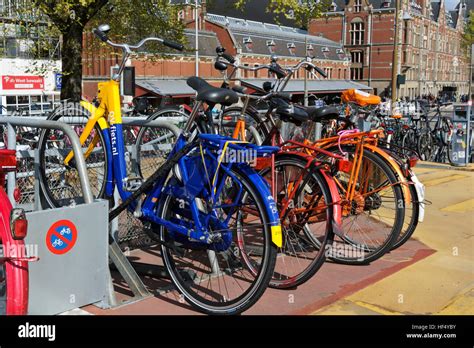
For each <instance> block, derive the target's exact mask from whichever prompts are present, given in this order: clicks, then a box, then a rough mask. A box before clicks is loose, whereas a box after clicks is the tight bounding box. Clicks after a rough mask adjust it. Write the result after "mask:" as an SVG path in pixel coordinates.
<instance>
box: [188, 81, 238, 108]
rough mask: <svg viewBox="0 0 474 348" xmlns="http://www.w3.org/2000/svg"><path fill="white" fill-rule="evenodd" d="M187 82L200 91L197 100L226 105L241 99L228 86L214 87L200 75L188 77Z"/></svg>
mask: <svg viewBox="0 0 474 348" xmlns="http://www.w3.org/2000/svg"><path fill="white" fill-rule="evenodd" d="M186 83H187V84H188V86H189V87H191V88H192V89H194V90H195V91H196V92H197V93H198V94H197V96H196V100H199V101H205V102H208V103H213V104H222V105H226V106H229V105H232V104H234V103H237V102H238V101H239V97H238V96H237V94H236V93H235V92H234V91H232V90H230V89H226V88H217V87H214V86H212V85H210V84H209V83H207V82H206V81H205V80H203V79H201V78H200V77H197V76H193V77H190V78H189V79H187V81H186Z"/></svg>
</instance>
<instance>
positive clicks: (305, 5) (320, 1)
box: [235, 0, 332, 28]
mask: <svg viewBox="0 0 474 348" xmlns="http://www.w3.org/2000/svg"><path fill="white" fill-rule="evenodd" d="M247 2H248V0H238V1H236V3H235V7H236V8H238V9H243V8H244V7H245V5H246V4H247ZM331 2H332V1H331V0H270V1H269V3H268V6H267V12H271V13H275V14H276V15H284V16H285V17H286V18H288V19H292V20H294V21H295V23H296V24H297V25H299V26H301V27H304V28H307V27H308V26H309V23H310V21H311V19H314V18H318V17H320V16H321V14H322V13H323V12H325V11H327V10H328V8H329V6H330V5H331ZM278 17H279V16H275V21H276V22H278Z"/></svg>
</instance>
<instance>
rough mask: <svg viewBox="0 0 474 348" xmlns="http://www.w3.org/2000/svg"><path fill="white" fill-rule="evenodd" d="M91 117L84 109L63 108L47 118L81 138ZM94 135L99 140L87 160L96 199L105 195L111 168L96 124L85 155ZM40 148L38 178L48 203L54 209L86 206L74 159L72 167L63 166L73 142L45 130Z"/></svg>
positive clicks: (61, 135)
mask: <svg viewBox="0 0 474 348" xmlns="http://www.w3.org/2000/svg"><path fill="white" fill-rule="evenodd" d="M88 118H89V112H88V111H87V110H85V109H84V108H82V107H73V108H69V109H63V108H62V107H60V108H59V109H56V110H55V112H53V113H52V115H50V116H49V117H48V120H50V121H61V122H65V123H68V124H69V125H70V126H71V127H72V128H73V130H74V131H75V132H76V133H77V135H78V136H80V134H81V132H82V130H83V128H84V125H85V123H86V122H87V120H88ZM94 136H97V137H98V141H97V144H96V145H95V147H94V148H93V150H92V152H91V154H90V155H89V157H87V158H86V159H85V161H86V166H87V174H88V176H89V181H90V183H91V189H92V194H93V195H94V198H101V197H103V196H104V191H105V185H106V178H107V171H108V169H109V168H108V167H107V159H108V154H107V151H106V147H105V142H104V139H103V136H102V132H101V130H100V128H99V126H98V125H97V124H96V125H95V127H94V130H93V131H92V132H91V134H90V135H89V137H88V138H87V139H86V141H85V143H84V144H83V145H82V149H83V152H85V151H86V150H87V148H88V146H89V144H90V143H91V142H92V140H93V138H94ZM38 149H39V156H40V165H39V174H40V175H39V178H40V184H41V189H42V193H43V197H44V199H45V201H46V202H45V203H46V204H47V205H48V206H49V207H51V208H56V207H62V206H67V205H70V204H79V203H83V202H84V200H83V197H82V188H81V184H80V179H79V174H78V172H77V169H76V167H75V160H74V159H73V160H72V161H71V162H70V163H69V165H65V164H64V159H65V158H66V156H67V155H68V154H69V152H70V151H72V145H71V140H70V139H69V138H68V137H67V136H66V135H65V134H64V132H62V131H60V130H52V129H45V130H43V131H42V132H41V134H40V138H39V143H38Z"/></svg>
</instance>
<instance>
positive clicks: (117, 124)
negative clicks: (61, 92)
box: [39, 25, 282, 314]
mask: <svg viewBox="0 0 474 348" xmlns="http://www.w3.org/2000/svg"><path fill="white" fill-rule="evenodd" d="M109 30H110V28H109V27H108V26H105V25H103V26H100V27H99V28H98V29H94V30H93V32H94V34H95V35H96V36H97V37H98V38H99V39H100V40H101V41H103V42H105V43H106V44H107V45H109V46H111V47H114V48H118V49H121V50H122V52H123V59H122V62H121V65H120V68H119V70H118V73H117V74H116V75H114V76H113V77H112V78H111V80H109V81H107V82H102V83H99V88H98V90H99V93H98V100H99V101H100V104H99V105H97V104H96V105H92V104H90V103H87V102H84V101H83V102H81V106H82V108H83V109H84V110H89V112H90V114H91V117H90V118H89V120H88V121H87V123H86V125H85V127H84V131H83V133H82V134H81V136H80V141H81V144H83V146H86V148H85V157H86V158H90V156H91V155H92V154H93V153H94V152H95V153H97V152H101V153H102V156H103V157H102V159H103V161H104V163H103V168H104V171H103V172H102V173H101V174H102V175H103V176H102V177H101V178H94V179H98V180H99V179H100V180H102V182H103V186H104V188H103V189H102V188H101V189H100V190H99V191H96V197H98V198H102V197H104V198H106V199H109V200H111V201H112V200H113V193H114V189H116V190H117V191H118V193H119V195H120V197H121V200H122V202H121V203H120V205H119V206H118V207H116V208H114V209H113V210H111V211H110V213H109V219H110V220H113V219H114V218H116V217H117V216H118V215H119V214H120V213H121V212H122V211H124V210H125V209H128V210H129V211H131V212H132V213H133V214H134V215H135V216H136V217H138V218H140V219H141V220H142V221H143V222H144V224H145V226H146V231H147V232H148V233H149V234H150V236H152V237H153V238H154V239H155V240H156V241H157V243H158V244H159V245H160V248H161V257H162V259H163V262H164V265H165V267H166V269H167V272H168V273H169V275H170V278H171V280H172V282H173V284H174V285H175V287H176V288H177V290H178V291H179V292H180V293H181V294H182V295H183V296H184V298H185V299H186V300H187V301H188V303H190V304H191V306H193V307H194V308H196V309H198V310H200V311H202V312H205V313H209V314H237V313H241V312H243V311H245V310H246V309H248V308H249V307H251V306H252V305H253V304H254V303H255V302H256V301H257V300H258V299H259V298H260V297H261V295H262V294H263V292H264V291H265V289H266V287H267V286H268V283H269V281H270V279H271V276H272V274H273V269H274V265H275V260H276V250H277V247H279V246H280V247H281V245H282V234H281V225H280V220H279V217H278V214H277V208H276V204H275V202H274V200H273V197H272V196H271V194H270V190H269V188H268V185H267V184H266V183H265V181H264V180H263V179H262V177H261V176H260V175H258V174H257V173H256V172H255V171H254V170H253V169H252V168H251V167H250V166H249V165H248V164H247V163H246V162H242V161H226V160H225V159H224V156H225V154H226V152H228V151H230V150H234V151H254V152H255V153H256V154H257V156H262V157H265V156H270V155H271V154H272V153H273V152H275V151H276V150H277V148H274V147H259V146H255V145H253V144H248V143H244V142H237V141H235V140H234V139H230V138H226V137H222V136H219V135H215V134H199V135H197V136H195V137H192V134H191V133H190V128H191V125H192V124H193V123H194V121H195V119H196V118H197V117H198V115H199V112H200V110H201V107H202V105H203V104H204V103H207V104H210V105H215V104H223V105H228V104H232V103H235V102H237V100H238V96H237V95H236V94H235V93H234V92H231V91H229V90H226V89H219V88H215V87H213V88H208V89H205V90H200V91H199V92H198V95H197V97H196V100H197V102H196V105H195V107H194V108H193V111H192V113H191V115H190V117H189V119H188V120H187V123H186V125H185V127H184V129H183V132H182V133H181V135H180V136H179V137H178V139H177V141H176V143H175V145H174V147H173V149H172V150H171V151H170V154H169V156H168V158H167V160H166V162H165V163H164V164H163V165H162V166H160V168H158V169H157V170H156V171H155V172H154V173H153V174H152V175H151V176H150V177H149V178H148V179H146V180H145V181H144V182H143V181H142V179H141V178H134V177H129V176H127V172H126V164H125V155H124V144H123V137H122V122H121V108H120V96H119V89H118V88H119V79H120V74H121V73H122V71H123V68H124V66H125V62H126V60H127V59H128V58H129V56H130V54H131V53H132V51H133V50H137V49H139V48H140V47H142V46H143V45H144V44H145V43H147V42H149V41H157V42H159V43H162V44H164V45H166V46H168V47H171V48H174V49H179V50H182V49H183V46H182V45H180V44H176V43H173V42H169V41H167V40H164V39H161V38H156V37H149V38H145V39H143V40H142V41H140V43H138V44H137V45H128V44H118V43H114V42H112V41H111V40H110V39H109V37H108V31H109ZM54 115H55V116H54V119H57V120H63V121H66V122H67V121H68V120H67V118H68V116H64V117H62V115H61V114H60V113H55V114H54ZM72 118H74V116H72ZM69 121H71V120H69ZM94 129H95V130H96V132H94V135H93V136H91V135H92V131H93V130H94ZM50 135H54V134H51V132H48V131H45V132H43V133H42V134H41V138H40V144H39V148H40V156H41V164H40V178H41V187H42V189H43V191H44V194H45V195H46V196H48V200H49V201H50V202H53V203H55V202H56V203H57V202H58V201H57V196H55V195H54V182H55V180H57V175H56V174H54V173H53V175H51V174H52V172H49V175H48V172H47V171H46V170H45V168H46V165H47V164H48V163H49V164H51V167H52V169H54V170H56V173H59V174H62V173H64V172H71V171H73V167H74V162H73V153H72V152H71V151H70V149H69V148H67V146H65V145H67V144H65V143H64V142H63V143H61V144H59V143H57V141H56V140H55V139H56V138H55V137H52V138H50V137H49V136H50ZM54 142H56V148H57V149H61V151H58V152H55V154H54V155H55V156H56V157H54V158H53V157H52V156H51V155H50V154H48V153H47V152H46V151H45V150H47V148H51V146H49V145H51V143H54ZM48 161H49V162H48ZM55 176H56V177H55ZM62 179H64V180H67V179H68V177H67V176H63V177H62ZM50 184H53V185H50ZM51 186H53V187H52V188H51ZM229 192H232V193H233V194H232V195H229ZM68 198H69V199H72V200H73V201H74V202H75V203H77V202H78V201H77V198H76V197H68ZM249 263H251V264H252V268H251V269H249V267H246V266H247V265H248V264H249Z"/></svg>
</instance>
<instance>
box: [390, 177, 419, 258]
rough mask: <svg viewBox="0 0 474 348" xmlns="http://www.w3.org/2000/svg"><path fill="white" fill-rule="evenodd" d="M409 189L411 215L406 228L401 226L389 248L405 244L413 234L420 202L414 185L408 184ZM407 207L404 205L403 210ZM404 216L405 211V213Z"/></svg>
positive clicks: (393, 248) (416, 224)
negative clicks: (396, 237) (395, 239)
mask: <svg viewBox="0 0 474 348" xmlns="http://www.w3.org/2000/svg"><path fill="white" fill-rule="evenodd" d="M408 188H409V190H410V196H411V197H410V204H411V209H412V215H411V217H410V221H409V222H408V225H407V227H406V228H403V229H402V231H401V232H400V235H399V236H398V239H397V241H396V242H395V243H394V244H393V246H392V248H391V250H395V249H397V248H399V247H401V246H402V245H403V244H405V243H406V242H407V241H408V240H409V239H410V238H411V236H412V235H413V233H414V232H415V230H416V227H417V226H418V218H419V216H420V202H419V199H418V193H417V192H416V188H415V185H408ZM406 210H407V208H406V207H405V211H406ZM405 218H406V213H405Z"/></svg>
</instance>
